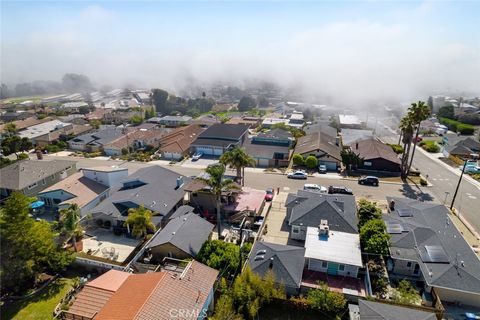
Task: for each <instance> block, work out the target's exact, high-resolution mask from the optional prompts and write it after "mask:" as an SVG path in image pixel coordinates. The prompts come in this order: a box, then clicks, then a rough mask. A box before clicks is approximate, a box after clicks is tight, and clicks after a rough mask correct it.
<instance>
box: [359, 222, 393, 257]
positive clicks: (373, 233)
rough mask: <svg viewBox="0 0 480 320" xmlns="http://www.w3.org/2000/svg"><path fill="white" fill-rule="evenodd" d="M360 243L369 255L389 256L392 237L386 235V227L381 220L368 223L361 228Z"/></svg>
mask: <svg viewBox="0 0 480 320" xmlns="http://www.w3.org/2000/svg"><path fill="white" fill-rule="evenodd" d="M360 243H361V245H362V248H363V251H364V252H367V253H373V254H379V255H388V254H389V250H388V249H389V246H390V235H389V234H388V233H386V226H385V223H384V222H383V220H381V219H372V220H369V221H367V222H366V223H365V224H364V225H363V226H362V227H361V228H360Z"/></svg>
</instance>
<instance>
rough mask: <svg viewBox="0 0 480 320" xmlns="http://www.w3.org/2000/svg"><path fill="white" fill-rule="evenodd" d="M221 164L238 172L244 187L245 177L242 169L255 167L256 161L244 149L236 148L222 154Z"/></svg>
mask: <svg viewBox="0 0 480 320" xmlns="http://www.w3.org/2000/svg"><path fill="white" fill-rule="evenodd" d="M220 163H223V164H224V165H226V166H229V167H230V168H233V169H236V170H237V178H238V179H240V181H241V182H242V185H244V176H243V174H242V169H243V168H245V167H253V166H255V163H256V161H255V159H253V158H252V157H251V156H250V155H249V154H248V153H247V152H246V151H245V149H243V148H239V147H235V148H233V149H232V150H229V151H227V152H225V153H224V154H222V156H221V157H220Z"/></svg>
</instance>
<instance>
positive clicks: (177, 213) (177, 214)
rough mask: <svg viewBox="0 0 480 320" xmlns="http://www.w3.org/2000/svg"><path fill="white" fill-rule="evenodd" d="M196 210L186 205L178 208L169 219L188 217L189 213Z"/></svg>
mask: <svg viewBox="0 0 480 320" xmlns="http://www.w3.org/2000/svg"><path fill="white" fill-rule="evenodd" d="M193 210H194V208H193V207H191V206H189V205H184V206H180V207H178V209H177V210H175V212H174V213H172V215H171V216H170V217H168V218H169V219H175V218H178V217H181V216H183V215H186V214H187V213H190V212H193Z"/></svg>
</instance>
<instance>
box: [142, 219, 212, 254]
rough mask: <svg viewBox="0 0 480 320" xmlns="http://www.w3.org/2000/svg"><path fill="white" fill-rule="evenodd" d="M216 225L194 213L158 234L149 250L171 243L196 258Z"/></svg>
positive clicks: (176, 221) (173, 220) (177, 220)
mask: <svg viewBox="0 0 480 320" xmlns="http://www.w3.org/2000/svg"><path fill="white" fill-rule="evenodd" d="M213 227H214V225H213V224H211V223H210V222H208V221H206V220H204V219H202V218H200V217H199V216H198V215H196V214H194V213H192V212H191V213H188V214H186V215H183V216H180V217H177V218H175V219H172V220H170V221H169V222H168V224H167V225H166V226H165V228H163V229H162V230H160V232H158V233H157V234H156V235H155V237H154V238H153V239H152V241H151V242H150V244H149V245H148V247H149V248H152V247H156V246H160V245H162V244H165V243H170V244H172V245H174V246H175V247H177V248H179V249H181V250H182V251H184V252H186V253H188V254H190V255H191V256H192V257H195V256H196V255H197V253H198V252H199V251H200V249H201V248H202V245H203V243H204V242H205V241H207V240H208V238H209V236H210V233H211V232H212V229H213Z"/></svg>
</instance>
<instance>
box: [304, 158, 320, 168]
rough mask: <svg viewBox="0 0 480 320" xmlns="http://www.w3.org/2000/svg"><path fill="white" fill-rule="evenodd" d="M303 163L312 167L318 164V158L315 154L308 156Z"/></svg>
mask: <svg viewBox="0 0 480 320" xmlns="http://www.w3.org/2000/svg"><path fill="white" fill-rule="evenodd" d="M305 164H306V166H307V168H309V169H314V168H316V167H317V166H318V160H317V158H316V157H315V156H308V157H307V159H305Z"/></svg>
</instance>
